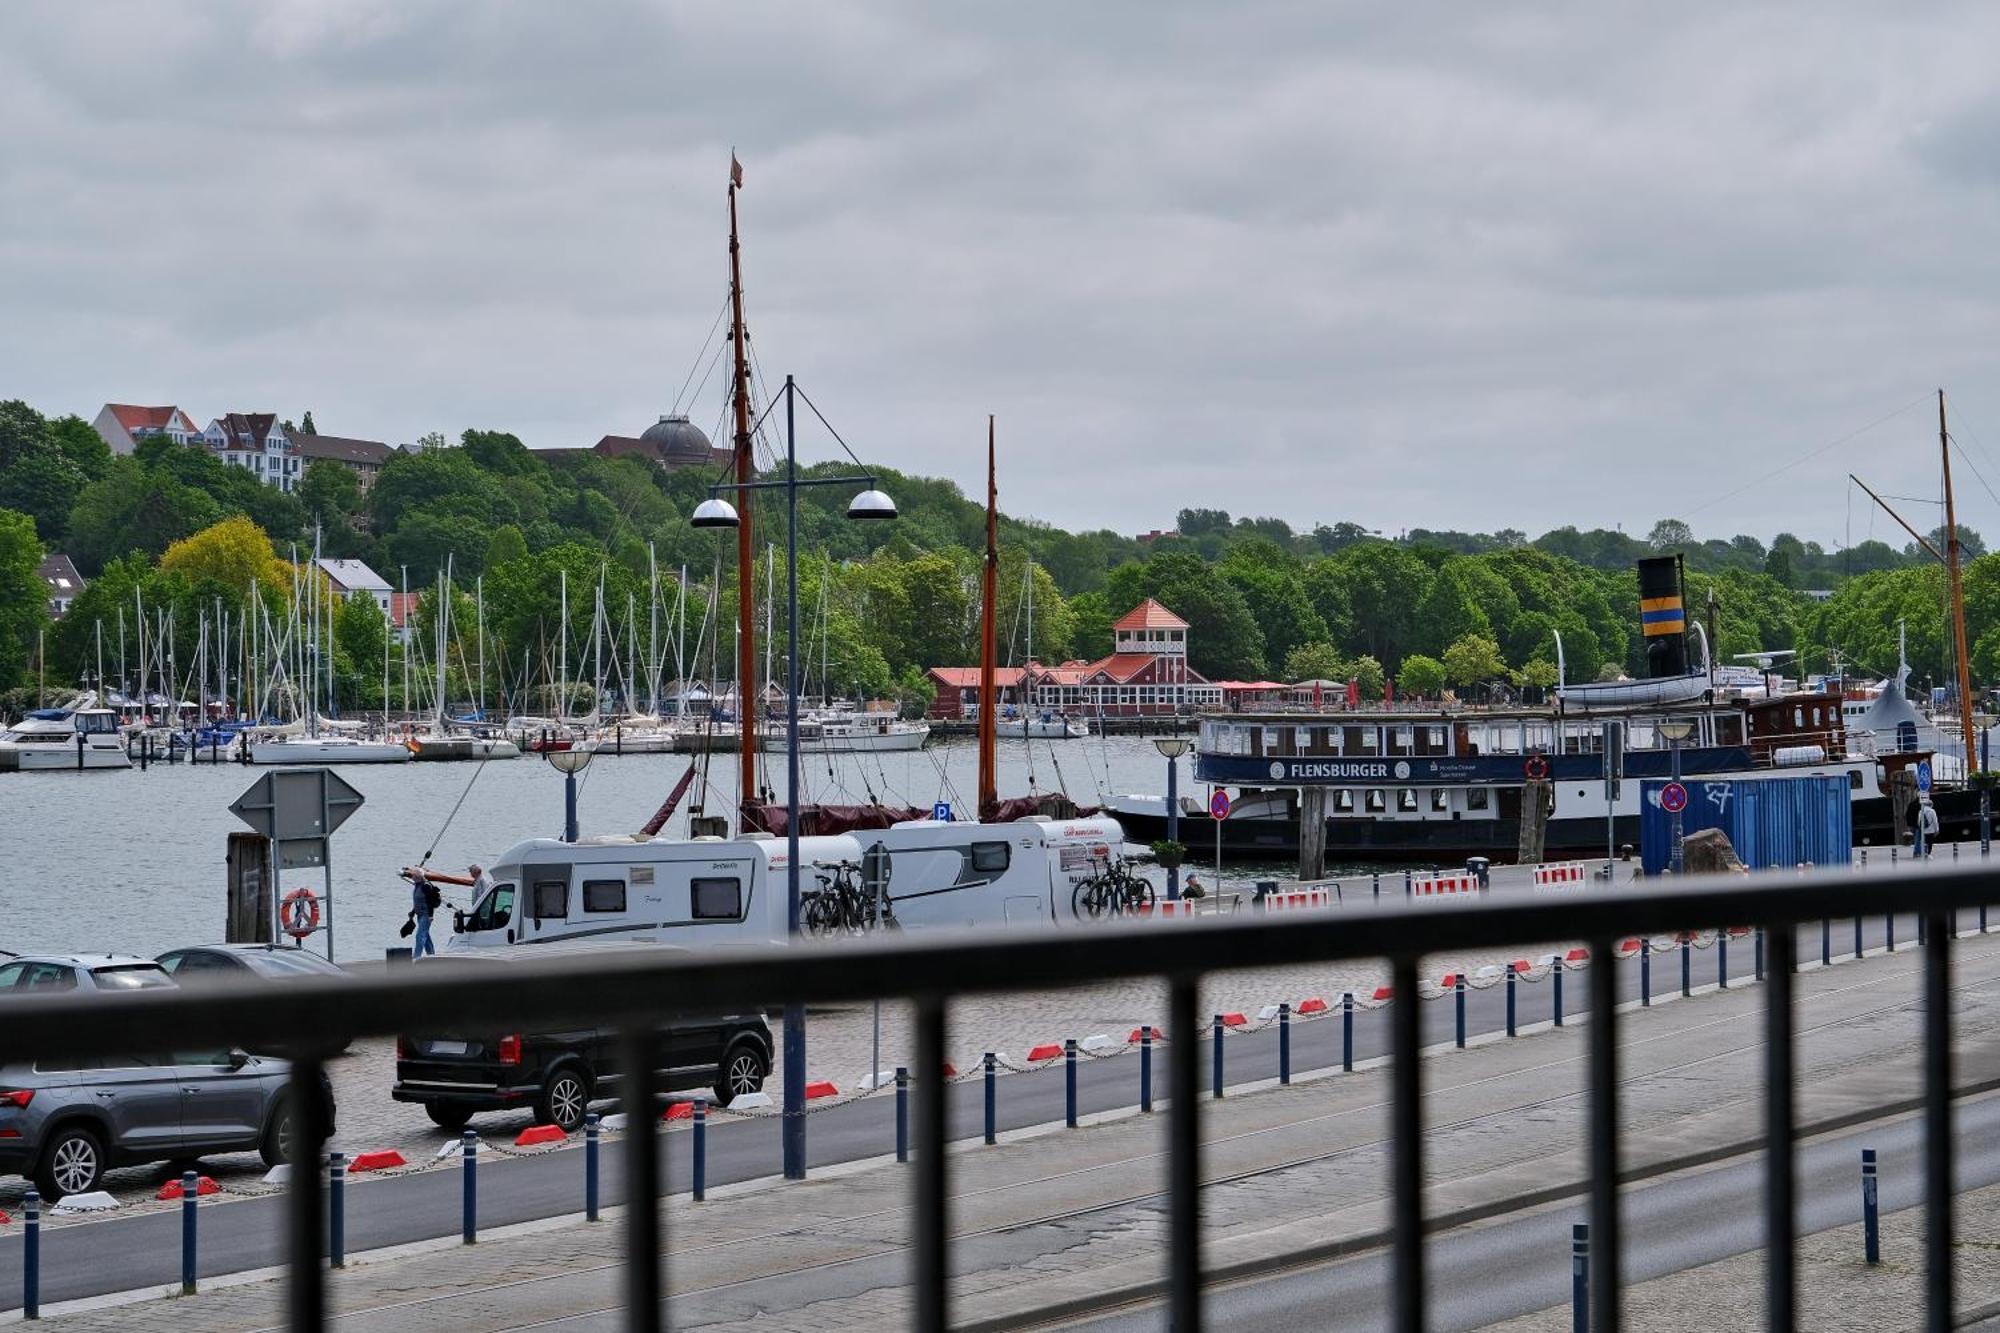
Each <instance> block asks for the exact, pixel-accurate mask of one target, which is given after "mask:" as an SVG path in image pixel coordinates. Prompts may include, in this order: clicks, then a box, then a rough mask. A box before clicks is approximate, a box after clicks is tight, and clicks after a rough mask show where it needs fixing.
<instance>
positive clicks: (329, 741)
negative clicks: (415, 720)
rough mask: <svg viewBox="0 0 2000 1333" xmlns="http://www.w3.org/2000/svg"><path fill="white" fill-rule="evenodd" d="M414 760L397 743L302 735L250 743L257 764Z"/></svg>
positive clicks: (407, 751) (251, 760)
mask: <svg viewBox="0 0 2000 1333" xmlns="http://www.w3.org/2000/svg"><path fill="white" fill-rule="evenodd" d="M410 759H411V755H410V747H409V746H407V745H399V744H397V743H396V742H394V741H357V740H349V739H347V738H346V737H342V736H322V737H319V738H317V739H315V738H312V737H306V736H298V737H287V738H286V739H284V740H275V741H252V742H251V743H250V762H251V763H253V764H407V763H409V762H410Z"/></svg>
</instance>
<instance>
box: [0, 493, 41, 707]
mask: <svg viewBox="0 0 2000 1333" xmlns="http://www.w3.org/2000/svg"><path fill="white" fill-rule="evenodd" d="M42 554H43V552H42V543H41V540H40V539H39V538H38V537H36V536H35V521H34V520H33V519H32V518H30V517H29V516H28V515H26V514H22V513H17V512H15V511H13V510H9V509H0V689H7V688H10V687H12V686H16V685H26V684H27V683H28V666H29V663H30V662H32V661H33V660H34V654H35V651H36V644H37V641H38V639H39V637H40V635H41V633H42V631H43V630H44V629H46V628H47V626H48V597H49V590H48V586H47V585H46V584H44V583H43V582H42V578H41V575H40V574H39V573H38V572H37V570H39V568H40V567H41V563H42Z"/></svg>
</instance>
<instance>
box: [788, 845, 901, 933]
mask: <svg viewBox="0 0 2000 1333" xmlns="http://www.w3.org/2000/svg"><path fill="white" fill-rule="evenodd" d="M815 870H816V871H817V872H818V873H817V874H816V875H815V878H816V879H818V881H819V885H820V886H819V887H818V888H817V889H812V890H810V891H808V892H806V893H804V894H801V895H800V897H799V925H800V926H801V927H803V928H804V930H805V932H806V933H807V934H808V935H814V936H828V935H856V934H860V933H861V932H863V931H866V930H870V929H873V928H875V927H876V926H877V925H879V926H880V927H881V928H882V929H884V930H901V929H902V926H901V924H900V923H898V922H897V920H896V912H895V907H894V904H893V903H892V901H891V900H890V898H889V896H888V895H887V894H883V895H882V902H881V908H880V917H879V920H878V917H877V911H876V905H875V902H874V897H873V895H872V894H870V893H869V891H868V890H867V888H866V887H865V886H863V885H862V883H861V877H860V876H861V866H860V864H859V863H858V862H855V861H838V862H834V863H832V864H831V865H828V864H826V863H818V864H816V865H815Z"/></svg>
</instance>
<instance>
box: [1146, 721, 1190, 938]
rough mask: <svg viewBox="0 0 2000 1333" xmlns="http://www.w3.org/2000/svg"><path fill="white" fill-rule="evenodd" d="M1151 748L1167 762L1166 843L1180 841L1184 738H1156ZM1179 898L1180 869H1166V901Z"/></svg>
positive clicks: (1169, 867)
mask: <svg viewBox="0 0 2000 1333" xmlns="http://www.w3.org/2000/svg"><path fill="white" fill-rule="evenodd" d="M1153 748H1154V749H1156V750H1158V751H1159V752H1160V754H1161V755H1162V756H1163V757H1164V758H1165V759H1166V761H1167V841H1168V842H1179V841H1180V840H1181V793H1180V773H1181V756H1182V755H1184V754H1186V753H1187V752H1188V740H1187V737H1185V736H1156V737H1154V738H1153ZM1180 896H1181V868H1180V866H1179V865H1170V866H1168V867H1167V899H1168V901H1170V902H1171V901H1172V900H1174V899H1176V898H1179V897H1180Z"/></svg>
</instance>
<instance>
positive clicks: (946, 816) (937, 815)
mask: <svg viewBox="0 0 2000 1333" xmlns="http://www.w3.org/2000/svg"><path fill="white" fill-rule="evenodd" d="M931 818H932V819H935V820H936V821H937V822H938V823H940V824H949V823H950V822H951V802H950V801H939V802H938V803H937V804H936V805H934V806H932V807H931Z"/></svg>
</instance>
